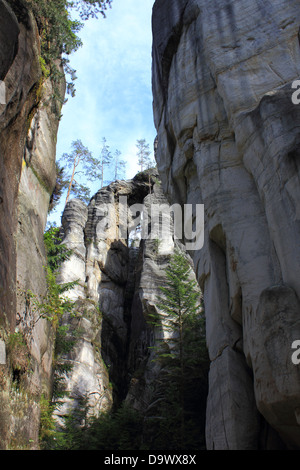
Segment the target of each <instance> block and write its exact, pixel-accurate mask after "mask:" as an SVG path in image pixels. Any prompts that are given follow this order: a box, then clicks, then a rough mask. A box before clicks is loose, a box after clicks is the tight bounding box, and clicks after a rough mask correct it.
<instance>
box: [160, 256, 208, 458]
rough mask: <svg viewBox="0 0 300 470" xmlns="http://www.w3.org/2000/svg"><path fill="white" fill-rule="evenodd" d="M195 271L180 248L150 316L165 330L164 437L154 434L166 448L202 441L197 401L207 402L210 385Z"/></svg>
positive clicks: (162, 362)
mask: <svg viewBox="0 0 300 470" xmlns="http://www.w3.org/2000/svg"><path fill="white" fill-rule="evenodd" d="M191 274H192V268H191V265H190V263H189V261H188V259H187V257H186V255H185V254H184V253H183V252H181V251H179V250H177V249H176V250H175V252H174V254H173V256H172V257H171V259H170V262H169V265H168V268H167V269H166V279H167V280H166V285H165V286H162V287H160V290H161V292H162V295H161V296H160V297H159V299H158V308H159V309H160V311H161V313H158V314H156V315H154V317H152V319H151V323H152V325H154V326H155V327H158V328H159V329H163V331H164V332H165V334H164V336H165V337H164V338H163V339H161V340H160V341H158V345H156V346H155V347H154V350H155V352H156V360H157V361H158V362H159V363H160V365H161V373H160V376H159V380H158V383H159V384H160V386H159V389H158V390H157V391H156V394H157V395H156V397H157V396H158V397H159V399H158V404H159V409H158V410H156V413H157V411H158V412H159V414H160V418H161V419H160V421H159V422H160V426H159V432H158V433H156V435H157V436H160V437H159V438H156V446H159V445H161V446H162V447H161V448H163V446H164V445H166V443H167V442H168V445H169V446H170V445H172V446H173V447H172V449H173V450H175V449H178V450H179V449H181V450H182V449H183V448H185V449H187V448H193V446H195V445H196V447H197V445H199V440H200V439H201V437H200V436H201V432H202V430H201V429H200V428H201V426H200V421H201V419H203V417H201V413H202V411H203V410H202V411H200V409H199V407H200V408H201V406H203V401H202V405H201V404H200V405H199V404H198V401H199V400H201V396H200V395H201V394H204V397H203V400H204V401H205V393H206V385H207V366H208V356H207V350H206V341H205V320H204V313H203V308H202V299H201V294H200V290H199V287H198V285H197V283H196V281H195V280H194V279H193V278H192V276H191ZM166 333H167V335H166ZM166 336H167V338H166ZM198 392H199V393H198ZM200 392H201V393H200ZM197 395H198V396H197ZM171 442H172V444H170V443H171ZM168 449H169V447H168Z"/></svg>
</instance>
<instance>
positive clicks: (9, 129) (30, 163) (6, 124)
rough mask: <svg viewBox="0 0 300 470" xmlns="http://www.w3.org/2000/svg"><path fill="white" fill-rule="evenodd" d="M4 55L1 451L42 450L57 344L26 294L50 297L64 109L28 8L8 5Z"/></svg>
mask: <svg viewBox="0 0 300 470" xmlns="http://www.w3.org/2000/svg"><path fill="white" fill-rule="evenodd" d="M0 51H1V52H0V80H3V82H2V83H1V92H3V90H5V93H4V95H5V96H3V93H2V94H1V100H0V101H1V103H0V135H1V138H0V173H1V179H0V218H1V226H0V305H1V310H0V337H1V341H2V344H5V350H7V352H8V354H7V361H6V364H5V365H3V364H2V366H1V377H2V382H1V389H2V392H1V393H2V395H1V401H3V403H4V405H3V407H2V413H1V417H0V419H1V421H2V423H3V429H1V430H0V443H1V444H0V445H1V448H14V446H16V447H17V448H37V447H38V432H39V419H40V406H39V400H40V397H41V394H42V393H44V394H46V395H48V394H49V392H50V384H51V373H52V348H53V341H52V340H53V337H52V335H51V329H50V326H49V324H48V323H47V322H46V321H43V320H40V321H36V320H37V315H34V313H33V310H32V309H31V308H30V305H29V304H28V301H27V299H26V292H28V291H29V290H30V291H32V292H34V293H35V295H36V296H37V297H38V298H41V297H42V296H43V295H44V294H45V291H46V279H45V270H44V266H45V264H46V258H45V249H44V241H43V232H44V228H45V224H46V219H47V213H48V207H49V200H50V196H51V194H52V192H53V189H54V185H55V182H56V168H55V157H56V155H55V153H56V152H55V147H56V134H57V129H58V123H59V110H60V106H59V104H58V103H57V102H56V100H53V99H52V98H51V97H52V95H53V90H52V85H51V82H50V80H47V81H45V80H44V78H43V76H42V71H41V67H40V54H41V50H40V38H39V34H38V28H37V25H36V22H35V19H34V17H33V15H32V14H31V13H30V12H29V11H28V10H27V9H26V8H25V7H24V4H23V2H22V1H19V0H16V1H13V2H6V1H4V0H1V1H0ZM61 93H62V96H63V94H64V83H61ZM3 98H5V99H4V100H3ZM3 101H5V103H4V102H3ZM21 336H22V347H23V353H24V357H25V356H26V358H27V359H28V364H27V363H26V367H25V366H24V368H22V367H23V366H22V367H21V368H20V364H18V363H15V365H13V363H14V354H15V351H13V350H12V345H13V344H14V347H15V348H17V346H16V344H17V343H16V339H17V338H18V339H19V342H20V341H21V340H20V338H21ZM23 342H24V344H23ZM19 346H20V344H19ZM25 351H26V352H25ZM11 369H12V372H13V375H14V374H15V375H18V376H19V374H20V373H21V372H20V370H22V371H23V372H24V374H23V372H22V374H23V375H24V377H22V380H23V379H24V383H22V387H23V388H24V389H23V395H21V394H18V393H17V394H14V393H13V391H12V390H10V385H11V384H10V378H9V370H11ZM14 378H16V377H14ZM19 379H20V378H18V380H19ZM24 394H25V395H24ZM10 395H13V396H14V398H13V399H12V400H9V398H8V397H9V396H10ZM22 404H23V405H24V406H23V405H22ZM2 431H3V432H2Z"/></svg>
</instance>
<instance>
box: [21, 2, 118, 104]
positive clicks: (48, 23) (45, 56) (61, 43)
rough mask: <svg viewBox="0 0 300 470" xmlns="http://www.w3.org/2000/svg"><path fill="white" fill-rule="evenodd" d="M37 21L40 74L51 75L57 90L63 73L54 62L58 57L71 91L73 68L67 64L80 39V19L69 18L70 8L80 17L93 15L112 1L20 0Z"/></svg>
mask: <svg viewBox="0 0 300 470" xmlns="http://www.w3.org/2000/svg"><path fill="white" fill-rule="evenodd" d="M24 3H25V4H26V5H27V7H29V8H30V9H31V10H32V12H33V14H34V16H35V18H36V21H37V25H38V29H39V34H40V38H41V55H42V57H41V59H42V63H41V65H42V71H43V74H44V76H49V75H50V76H51V78H52V81H53V83H54V85H55V86H56V93H57V97H59V94H58V92H57V89H58V83H59V81H60V80H61V79H62V77H63V76H64V75H63V73H62V72H61V70H60V69H59V67H58V66H57V63H58V62H60V61H61V60H62V65H63V68H64V72H65V73H67V74H68V75H70V77H71V82H68V84H67V90H68V93H70V94H71V95H72V96H73V95H74V93H75V88H74V80H76V71H75V70H74V69H72V68H71V67H70V66H69V59H68V56H69V55H70V54H71V53H72V52H74V51H76V50H77V49H78V48H79V47H80V46H81V45H82V42H81V40H80V38H79V37H78V32H79V31H80V29H81V28H82V26H83V23H82V22H81V21H78V20H76V19H72V11H76V12H78V13H79V16H80V18H81V20H87V19H88V18H89V17H97V14H99V13H101V14H102V15H103V16H105V10H106V9H107V7H110V6H111V3H112V0H73V1H71V0H51V1H49V0H24Z"/></svg>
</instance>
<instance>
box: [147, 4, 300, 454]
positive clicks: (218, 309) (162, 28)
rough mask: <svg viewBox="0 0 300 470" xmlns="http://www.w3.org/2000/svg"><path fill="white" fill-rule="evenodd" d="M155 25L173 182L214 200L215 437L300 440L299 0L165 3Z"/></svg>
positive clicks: (163, 169)
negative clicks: (295, 359) (299, 361)
mask: <svg viewBox="0 0 300 470" xmlns="http://www.w3.org/2000/svg"><path fill="white" fill-rule="evenodd" d="M152 21H153V95H154V119H155V125H156V129H157V134H158V140H157V155H156V159H157V164H158V170H159V174H160V177H161V180H162V185H163V189H164V192H165V194H166V196H167V198H168V200H169V202H170V203H174V202H177V203H179V204H181V205H183V204H187V203H195V204H197V203H198V204H204V207H205V242H204V246H203V248H202V249H201V250H194V251H192V252H191V253H190V254H191V256H192V258H193V260H194V265H195V270H196V275H197V278H198V281H199V284H200V286H201V288H202V290H203V292H204V303H205V312H206V322H207V342H208V348H209V354H210V360H211V367H210V379H209V380H210V387H209V397H208V404H207V426H206V438H207V447H208V448H209V449H257V448H280V447H281V446H287V447H288V448H299V447H300V427H299V412H298V410H299V400H300V376H299V366H297V365H294V364H293V363H292V360H291V355H292V349H291V345H292V343H293V341H294V340H295V339H299V338H300V322H299V312H300V310H299V307H300V304H299V299H300V282H299V279H300V276H299V266H300V264H299V259H300V248H299V235H300V233H299V232H300V225H299V210H300V205H299V204H300V197H299V161H298V160H299V144H300V141H299V132H298V129H299V122H300V107H299V106H297V105H294V104H293V102H292V99H291V97H292V93H293V89H292V84H293V81H294V80H296V79H299V77H300V47H299V24H300V7H299V3H298V2H297V1H288V2H287V1H284V2H271V3H270V2H260V1H257V2H256V1H251V2H249V1H245V0H238V1H232V0H224V1H218V0H210V1H204V0H174V1H173V2H171V3H170V2H168V1H167V0H156V2H155V4H154V7H153V19H152Z"/></svg>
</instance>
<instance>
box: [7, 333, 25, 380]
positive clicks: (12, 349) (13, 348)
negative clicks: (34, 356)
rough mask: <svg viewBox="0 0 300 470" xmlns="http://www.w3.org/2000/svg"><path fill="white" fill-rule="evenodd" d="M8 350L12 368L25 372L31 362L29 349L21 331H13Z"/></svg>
mask: <svg viewBox="0 0 300 470" xmlns="http://www.w3.org/2000/svg"><path fill="white" fill-rule="evenodd" d="M7 352H8V355H9V360H10V365H11V367H12V370H13V371H14V372H15V373H16V372H20V373H22V374H24V373H25V372H26V371H27V370H28V367H29V364H30V355H29V349H28V346H27V343H26V340H25V338H24V335H23V334H22V333H21V332H20V331H16V332H15V333H12V334H11V335H10V336H9V338H8V345H7Z"/></svg>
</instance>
